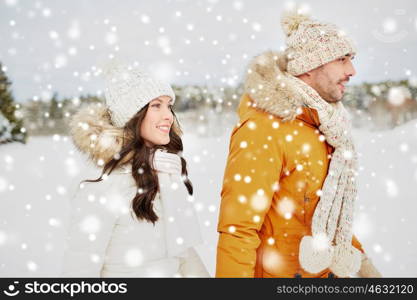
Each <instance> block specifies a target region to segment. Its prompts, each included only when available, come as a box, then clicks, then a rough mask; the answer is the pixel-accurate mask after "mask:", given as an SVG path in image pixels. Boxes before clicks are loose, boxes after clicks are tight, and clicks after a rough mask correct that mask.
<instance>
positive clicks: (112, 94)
mask: <svg viewBox="0 0 417 300" xmlns="http://www.w3.org/2000/svg"><path fill="white" fill-rule="evenodd" d="M104 73H105V77H106V89H105V92H104V94H105V97H106V105H107V107H108V109H109V111H110V115H111V120H112V122H113V124H114V125H115V126H117V127H123V126H124V125H125V124H126V122H127V121H129V120H130V119H131V118H132V117H133V116H134V115H135V114H136V113H137V112H138V111H139V110H140V109H141V108H143V107H144V106H145V105H146V104H148V103H149V102H150V101H152V100H153V99H155V98H158V97H159V96H169V97H171V99H172V104H173V103H174V101H175V93H174V91H173V90H172V88H171V86H170V85H169V84H167V83H165V82H162V81H159V80H156V79H154V78H152V77H151V76H149V75H148V74H146V73H144V72H142V71H140V70H138V69H136V68H133V67H129V66H126V65H123V64H117V65H112V66H110V67H108V68H107V70H105V72H104Z"/></svg>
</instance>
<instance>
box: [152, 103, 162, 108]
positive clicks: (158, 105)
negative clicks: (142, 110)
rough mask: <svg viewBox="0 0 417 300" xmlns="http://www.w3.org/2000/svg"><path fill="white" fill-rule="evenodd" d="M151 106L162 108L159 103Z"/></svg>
mask: <svg viewBox="0 0 417 300" xmlns="http://www.w3.org/2000/svg"><path fill="white" fill-rule="evenodd" d="M151 106H152V107H156V108H159V107H160V106H161V104H159V103H155V104H152V105H151Z"/></svg>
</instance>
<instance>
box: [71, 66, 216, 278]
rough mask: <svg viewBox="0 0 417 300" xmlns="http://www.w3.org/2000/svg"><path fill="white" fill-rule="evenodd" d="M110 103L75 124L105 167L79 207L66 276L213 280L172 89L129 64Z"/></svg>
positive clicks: (112, 88)
mask: <svg viewBox="0 0 417 300" xmlns="http://www.w3.org/2000/svg"><path fill="white" fill-rule="evenodd" d="M106 77H107V83H106V91H105V96H106V105H105V106H103V105H93V106H89V107H86V108H84V109H82V110H81V111H79V112H78V113H77V114H76V115H75V116H74V117H73V119H72V122H71V134H72V138H73V141H74V144H75V145H76V146H77V147H78V149H80V150H81V151H82V152H85V153H87V154H88V155H89V159H90V160H91V161H93V162H94V163H95V164H96V165H97V166H98V167H100V168H101V169H102V170H101V176H100V177H99V178H98V179H96V180H85V181H84V182H82V184H81V185H80V189H79V190H78V192H77V194H76V197H75V198H74V201H73V203H72V205H73V210H72V216H71V222H70V228H69V234H68V239H67V241H68V243H67V249H66V252H65V256H64V272H63V276H76V277H89V276H91V277H182V276H184V277H209V274H208V272H207V270H206V268H205V267H204V264H203V263H202V261H201V259H200V257H199V256H198V254H197V252H196V250H195V249H194V246H195V245H197V244H199V243H200V242H201V236H200V231H199V224H198V220H197V216H196V214H195V211H194V209H193V206H192V205H193V204H192V201H193V199H192V197H191V195H192V193H193V187H192V184H191V182H190V180H189V179H188V177H187V168H186V162H185V160H184V159H183V158H182V157H181V156H180V154H181V152H182V150H183V146H182V141H181V138H180V136H179V134H180V129H179V125H178V122H177V120H176V118H175V115H174V113H173V111H172V105H173V104H174V101H175V94H174V92H173V90H172V89H171V87H170V86H169V85H167V84H164V83H162V82H160V81H158V80H155V79H153V78H151V77H149V76H148V75H146V74H143V73H141V72H140V71H138V70H136V69H131V68H130V69H129V68H126V67H123V66H118V67H116V68H113V70H111V71H109V72H107V74H106Z"/></svg>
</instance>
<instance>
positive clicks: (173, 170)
mask: <svg viewBox="0 0 417 300" xmlns="http://www.w3.org/2000/svg"><path fill="white" fill-rule="evenodd" d="M153 167H154V168H155V170H157V171H158V172H157V173H158V181H159V196H160V199H161V203H162V213H161V214H159V215H158V216H159V217H160V218H161V219H162V220H163V222H164V224H165V237H166V238H165V239H166V245H167V254H168V256H170V257H173V256H184V255H185V254H186V250H187V249H188V248H190V247H193V246H196V245H198V244H201V243H202V238H201V233H200V226H199V222H198V217H197V213H196V211H195V209H194V205H193V203H192V198H191V197H189V195H188V192H187V189H186V187H185V185H184V181H183V179H182V175H181V170H182V166H181V158H180V157H179V156H178V155H176V154H173V153H168V152H164V151H162V150H159V149H158V150H156V151H155V155H154V160H153Z"/></svg>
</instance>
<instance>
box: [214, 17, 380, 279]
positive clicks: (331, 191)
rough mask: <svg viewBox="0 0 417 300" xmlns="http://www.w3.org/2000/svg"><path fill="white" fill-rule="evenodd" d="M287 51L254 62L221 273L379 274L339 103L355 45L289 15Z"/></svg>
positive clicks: (237, 143) (235, 138)
mask: <svg viewBox="0 0 417 300" xmlns="http://www.w3.org/2000/svg"><path fill="white" fill-rule="evenodd" d="M282 25H283V29H284V31H285V33H286V39H287V40H286V42H287V49H286V50H285V51H284V52H283V53H278V52H272V51H269V52H266V53H264V54H262V55H259V56H258V57H256V58H255V59H254V60H253V61H252V63H251V64H250V66H249V69H248V72H247V76H246V81H245V94H244V95H243V96H242V99H241V103H240V105H239V109H238V113H239V117H240V120H239V123H238V125H237V126H236V127H235V129H234V130H233V132H232V136H231V141H230V149H229V157H228V161H227V166H226V170H225V175H224V182H223V189H222V194H221V196H222V202H221V208H220V216H219V224H218V232H219V233H220V236H219V241H218V249H217V269H216V276H217V277H350V276H355V275H358V276H361V277H380V276H381V275H380V274H379V272H378V271H377V270H376V269H375V267H374V266H373V265H372V263H371V261H370V259H369V258H368V257H367V256H366V254H365V251H364V249H363V248H362V246H361V244H360V243H359V241H358V240H357V239H356V237H355V236H354V235H352V224H353V210H354V206H353V204H354V200H355V199H356V194H357V190H356V180H355V176H356V171H357V154H356V152H355V147H354V144H353V141H352V138H351V134H350V122H349V118H348V116H347V112H346V110H345V109H344V107H343V105H342V103H341V100H342V97H343V94H344V91H345V84H346V83H347V82H348V81H349V79H350V77H352V76H354V75H355V69H354V67H353V65H352V59H353V57H354V54H355V49H354V47H353V45H352V42H351V41H350V40H349V39H348V38H347V37H346V36H345V35H344V34H343V32H341V31H340V30H338V29H337V27H335V26H334V25H331V24H326V23H321V22H319V21H316V20H313V19H311V18H309V17H307V16H304V15H300V14H297V13H289V14H287V15H284V17H283V19H282Z"/></svg>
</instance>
